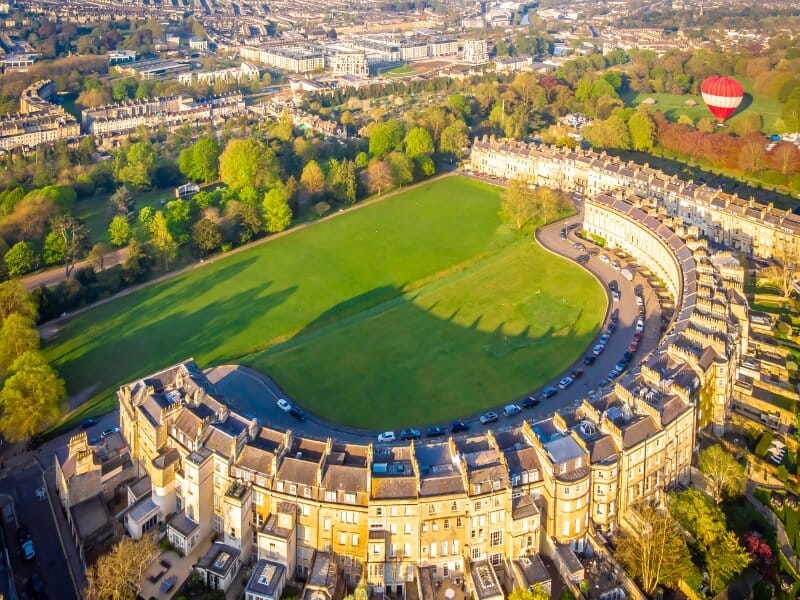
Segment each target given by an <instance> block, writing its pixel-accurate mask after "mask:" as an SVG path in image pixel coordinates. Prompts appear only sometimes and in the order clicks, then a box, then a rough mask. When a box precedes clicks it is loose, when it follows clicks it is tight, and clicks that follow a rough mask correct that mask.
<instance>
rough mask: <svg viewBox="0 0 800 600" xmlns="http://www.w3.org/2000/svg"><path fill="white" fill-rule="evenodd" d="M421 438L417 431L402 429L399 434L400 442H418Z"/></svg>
mask: <svg viewBox="0 0 800 600" xmlns="http://www.w3.org/2000/svg"><path fill="white" fill-rule="evenodd" d="M421 437H422V434H421V433H420V432H419V429H403V430H402V431H401V432H400V439H401V440H406V441H410V440H418V439H419V438H421Z"/></svg>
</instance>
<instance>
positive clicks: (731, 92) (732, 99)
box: [700, 77, 744, 123]
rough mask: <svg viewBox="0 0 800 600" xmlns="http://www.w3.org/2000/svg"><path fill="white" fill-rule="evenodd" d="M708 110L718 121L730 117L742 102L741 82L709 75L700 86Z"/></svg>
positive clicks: (742, 90)
mask: <svg viewBox="0 0 800 600" xmlns="http://www.w3.org/2000/svg"><path fill="white" fill-rule="evenodd" d="M700 93H701V94H702V95H703V101H704V102H705V103H706V106H708V110H710V111H711V114H712V115H714V116H715V117H716V119H717V121H719V122H720V123H722V122H723V121H724V120H725V119H727V118H728V117H730V116H731V115H732V114H733V113H734V112H735V111H736V109H737V108H739V105H740V104H741V103H742V97H743V96H744V89H743V88H742V84H741V83H739V82H738V81H736V80H735V79H733V78H731V77H709V78H708V79H706V80H705V81H704V82H703V84H702V85H701V86H700Z"/></svg>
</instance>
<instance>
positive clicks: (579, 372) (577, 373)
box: [569, 369, 583, 379]
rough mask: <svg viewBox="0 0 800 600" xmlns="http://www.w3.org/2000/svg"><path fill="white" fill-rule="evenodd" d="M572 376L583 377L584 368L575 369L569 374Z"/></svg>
mask: <svg viewBox="0 0 800 600" xmlns="http://www.w3.org/2000/svg"><path fill="white" fill-rule="evenodd" d="M569 376H570V377H572V378H573V379H580V378H581V377H583V369H574V370H573V371H572V373H570V374H569Z"/></svg>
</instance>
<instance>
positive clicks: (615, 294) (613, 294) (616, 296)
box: [611, 290, 621, 302]
mask: <svg viewBox="0 0 800 600" xmlns="http://www.w3.org/2000/svg"><path fill="white" fill-rule="evenodd" d="M611 298H612V299H613V300H614V302H619V299H620V298H621V296H620V295H619V292H618V291H617V290H614V291H613V292H611Z"/></svg>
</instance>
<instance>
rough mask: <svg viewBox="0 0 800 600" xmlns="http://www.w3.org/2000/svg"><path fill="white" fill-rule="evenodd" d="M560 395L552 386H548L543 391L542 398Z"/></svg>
mask: <svg viewBox="0 0 800 600" xmlns="http://www.w3.org/2000/svg"><path fill="white" fill-rule="evenodd" d="M557 393H558V390H557V389H556V388H554V387H553V386H552V385H549V386H547V387H546V388H544V389H543V390H542V397H544V398H552V397H553V396H555V395H556V394H557Z"/></svg>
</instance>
